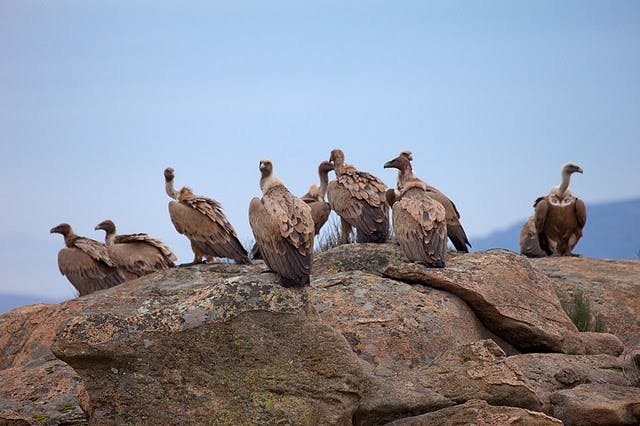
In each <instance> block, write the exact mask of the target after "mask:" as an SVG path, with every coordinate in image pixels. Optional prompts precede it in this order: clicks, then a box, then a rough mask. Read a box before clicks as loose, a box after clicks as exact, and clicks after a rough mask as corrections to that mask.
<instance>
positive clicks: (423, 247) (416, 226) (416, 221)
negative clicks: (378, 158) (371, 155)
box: [384, 155, 447, 268]
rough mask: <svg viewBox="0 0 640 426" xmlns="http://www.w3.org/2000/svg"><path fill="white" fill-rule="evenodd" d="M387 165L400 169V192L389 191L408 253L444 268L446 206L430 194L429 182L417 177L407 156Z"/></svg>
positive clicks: (395, 225) (400, 240)
mask: <svg viewBox="0 0 640 426" xmlns="http://www.w3.org/2000/svg"><path fill="white" fill-rule="evenodd" d="M384 167H385V168H391V167H392V168H396V169H398V170H399V171H400V183H401V185H400V186H401V189H400V193H399V194H396V193H393V194H392V193H390V192H389V191H387V195H388V197H389V198H388V199H390V201H393V202H394V203H393V207H392V209H393V230H394V232H395V235H396V239H397V240H398V243H399V244H400V248H401V249H402V251H403V252H404V254H405V256H407V258H408V259H409V260H411V261H413V262H420V263H422V264H424V265H425V266H428V267H432V268H443V267H444V266H445V257H446V252H447V224H446V217H445V216H446V213H445V209H444V207H443V206H442V204H440V203H439V202H438V201H435V200H434V199H433V198H431V197H430V196H429V195H428V192H427V191H426V185H425V183H424V182H422V181H421V180H420V179H418V178H416V177H415V175H414V174H413V171H412V170H411V163H410V162H409V160H408V159H407V158H406V157H405V156H402V155H400V156H399V157H397V158H395V159H393V160H391V161H388V162H387V163H385V165H384Z"/></svg>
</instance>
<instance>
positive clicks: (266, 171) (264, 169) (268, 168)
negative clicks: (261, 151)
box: [260, 158, 273, 179]
mask: <svg viewBox="0 0 640 426" xmlns="http://www.w3.org/2000/svg"><path fill="white" fill-rule="evenodd" d="M272 173H273V163H271V160H267V159H266V158H264V159H262V160H260V174H261V175H262V178H263V179H265V178H268V177H269V176H271V174H272Z"/></svg>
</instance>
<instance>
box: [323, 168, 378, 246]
mask: <svg viewBox="0 0 640 426" xmlns="http://www.w3.org/2000/svg"><path fill="white" fill-rule="evenodd" d="M367 197H368V195H367ZM371 198H372V199H373V198H374V197H371ZM327 199H328V200H329V205H330V206H331V209H332V210H333V211H335V212H336V213H337V214H338V216H340V217H341V218H342V219H344V220H345V221H347V222H348V223H349V224H350V225H351V226H355V228H356V229H357V230H358V235H359V236H360V235H361V234H363V235H364V236H374V235H376V234H380V235H379V236H380V238H379V239H381V240H383V241H384V240H386V237H387V235H388V232H389V217H388V207H387V204H386V203H385V201H384V200H385V191H384V190H383V191H382V192H381V193H380V194H379V201H380V202H379V203H378V205H377V206H372V204H370V203H369V202H368V201H365V199H364V198H356V197H354V196H353V195H352V191H350V190H349V189H348V188H347V187H345V186H344V185H343V184H342V183H340V181H339V180H333V181H331V182H329V185H328V187H327ZM367 199H369V198H367ZM359 242H361V241H359ZM362 242H364V241H362Z"/></svg>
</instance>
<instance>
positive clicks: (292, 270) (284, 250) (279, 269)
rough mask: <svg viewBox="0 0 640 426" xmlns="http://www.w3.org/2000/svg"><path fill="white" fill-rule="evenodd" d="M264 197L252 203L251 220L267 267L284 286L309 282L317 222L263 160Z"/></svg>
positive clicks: (270, 164) (261, 165) (250, 206)
mask: <svg viewBox="0 0 640 426" xmlns="http://www.w3.org/2000/svg"><path fill="white" fill-rule="evenodd" d="M260 174H261V178H260V189H261V190H262V199H260V198H258V197H254V198H253V199H252V200H251V203H250V204H249V224H250V225H251V230H252V231H253V235H254V237H255V239H256V243H257V244H258V246H259V248H260V253H261V254H262V257H263V258H264V262H265V263H266V265H267V267H269V269H271V270H272V271H274V272H276V273H278V274H279V275H280V277H281V280H282V285H284V286H285V287H293V286H304V285H308V284H309V274H310V272H311V260H312V257H313V236H314V222H313V217H312V216H311V208H310V207H309V206H308V205H307V204H306V203H305V202H304V201H302V200H301V199H300V198H297V197H294V196H293V195H292V194H291V193H290V192H289V190H288V189H287V188H286V187H285V186H284V183H283V182H282V181H281V180H280V179H278V178H277V177H275V176H273V164H272V163H271V161H269V160H261V161H260Z"/></svg>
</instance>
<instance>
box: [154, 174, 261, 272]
mask: <svg viewBox="0 0 640 426" xmlns="http://www.w3.org/2000/svg"><path fill="white" fill-rule="evenodd" d="M164 177H165V190H166V192H167V195H169V197H171V198H174V196H177V200H178V201H170V202H169V215H170V216H171V222H173V226H175V228H176V231H178V232H179V233H180V234H183V235H186V237H187V238H189V240H190V241H191V249H192V250H193V254H194V258H193V262H191V263H188V264H186V265H195V264H198V263H202V258H203V257H205V258H207V259H212V258H214V257H226V258H229V259H233V260H235V262H236V263H250V261H249V257H248V255H247V251H246V250H245V248H244V247H243V246H242V244H241V243H240V241H239V240H238V235H237V234H236V231H235V229H233V226H231V224H230V223H229V221H228V220H227V217H226V216H225V215H224V212H223V211H222V206H220V204H219V203H218V202H217V201H216V200H213V199H211V198H206V197H200V196H197V195H195V194H194V193H193V191H192V190H191V188H187V187H186V186H185V187H182V188H181V189H180V190H179V191H176V190H175V189H174V188H173V179H174V174H173V169H172V168H170V167H168V168H166V169H165V171H164ZM186 265H183V266H186Z"/></svg>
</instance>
